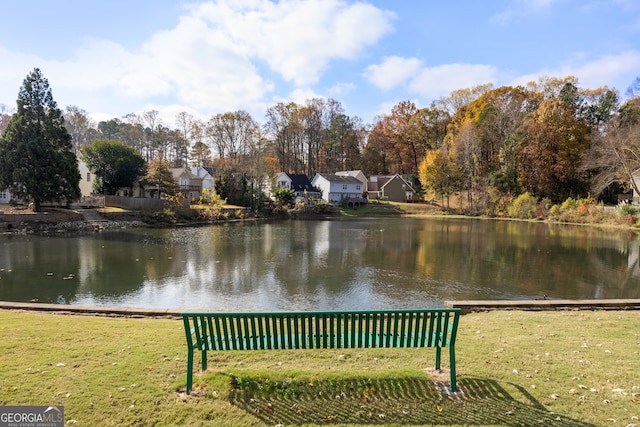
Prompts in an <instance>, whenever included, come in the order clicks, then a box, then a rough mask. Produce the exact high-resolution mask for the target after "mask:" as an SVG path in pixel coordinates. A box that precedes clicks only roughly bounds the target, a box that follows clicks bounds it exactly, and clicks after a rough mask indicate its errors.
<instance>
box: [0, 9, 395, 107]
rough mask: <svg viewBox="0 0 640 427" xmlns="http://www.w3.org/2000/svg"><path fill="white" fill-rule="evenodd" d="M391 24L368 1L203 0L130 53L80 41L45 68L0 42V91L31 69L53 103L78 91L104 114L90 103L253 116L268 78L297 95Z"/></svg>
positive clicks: (266, 92)
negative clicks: (47, 85) (43, 79)
mask: <svg viewBox="0 0 640 427" xmlns="http://www.w3.org/2000/svg"><path fill="white" fill-rule="evenodd" d="M391 19H392V15H391V14H390V13H388V12H385V11H382V10H380V9H378V8H376V7H374V6H372V5H370V4H366V3H360V2H358V3H348V2H346V1H344V0H282V1H279V2H272V1H267V0H237V1H236V0H219V1H208V2H203V3H198V4H195V5H192V6H190V7H189V8H188V9H186V12H185V14H184V15H183V16H181V17H180V19H179V22H178V24H177V25H176V26H175V27H174V28H171V29H169V30H165V31H160V32H157V33H155V34H153V35H150V36H149V37H148V38H147V40H146V42H145V43H143V44H142V45H140V46H138V47H137V48H136V47H134V48H125V47H124V46H122V45H120V44H117V43H115V42H112V41H109V40H104V39H95V38H94V39H83V40H82V41H81V44H80V45H79V46H78V47H77V48H76V51H75V55H74V56H73V58H72V59H71V60H64V61H53V60H44V59H42V58H37V57H34V56H30V55H22V54H18V53H14V52H11V51H9V50H8V49H3V48H2V45H1V42H0V63H2V64H3V67H0V94H1V95H4V92H5V89H11V92H14V93H15V94H16V95H17V92H18V90H19V87H20V84H21V82H22V80H23V79H24V77H25V76H26V74H27V73H28V72H29V71H30V70H31V69H33V67H34V66H38V67H40V68H42V70H43V73H45V76H47V78H49V80H50V82H51V83H52V87H53V89H54V92H55V93H54V96H55V97H56V98H57V95H56V93H58V94H74V95H77V94H79V93H81V92H84V94H85V95H89V96H93V98H94V100H95V103H96V106H92V107H91V110H93V111H102V112H104V111H105V108H104V107H102V108H101V107H100V106H99V104H98V99H99V100H100V101H99V102H100V103H102V105H105V104H108V102H109V99H110V98H112V99H115V98H120V100H121V101H122V98H124V100H125V102H128V103H129V105H130V107H127V108H128V110H129V111H125V112H120V114H125V113H128V112H131V111H140V110H141V108H146V106H149V105H152V103H154V102H155V103H157V102H158V101H160V100H162V101H163V103H166V104H178V105H185V106H188V107H189V108H194V109H197V110H200V111H202V110H204V111H206V112H209V113H211V112H222V111H232V110H237V109H246V110H255V107H256V106H260V107H263V106H264V104H265V102H266V100H267V99H268V98H269V96H270V95H271V94H272V93H273V92H274V91H275V83H274V81H273V79H275V78H274V77H270V76H274V74H277V75H280V76H281V78H282V79H283V80H285V81H287V82H291V83H292V84H293V88H292V87H291V85H289V87H286V89H285V90H292V89H296V88H299V91H300V92H304V91H305V90H307V89H305V88H307V87H308V86H309V85H312V84H314V83H317V82H318V81H319V79H320V78H321V76H322V75H323V73H324V72H325V71H326V70H327V68H328V67H329V66H330V63H331V62H332V61H335V60H350V59H354V58H356V57H357V56H358V55H360V54H361V53H362V52H363V50H364V49H366V48H367V47H369V46H371V45H373V44H375V43H376V42H377V41H378V40H379V39H380V38H381V37H382V36H383V35H384V34H386V33H387V32H389V31H390V30H391V25H390V21H391ZM6 64H11V65H9V66H7V65H6ZM34 64H36V65H34ZM267 67H268V68H269V69H270V70H271V71H270V72H271V74H269V73H270V72H269V71H267V72H266V73H265V68H267ZM54 83H55V86H54ZM2 85H11V87H10V88H3V86H2ZM12 98H13V99H15V96H13V97H12ZM61 98H63V99H64V98H70V97H66V96H63V97H61ZM2 99H4V98H2ZM90 102H93V101H90ZM72 103H74V104H79V101H77V100H76V101H72ZM79 107H81V108H85V109H86V108H89V106H86V105H79Z"/></svg>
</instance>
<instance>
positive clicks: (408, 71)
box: [364, 56, 422, 90]
mask: <svg viewBox="0 0 640 427" xmlns="http://www.w3.org/2000/svg"><path fill="white" fill-rule="evenodd" d="M421 67H422V61H420V60H419V59H417V58H401V57H399V56H389V57H386V58H384V60H383V61H382V63H381V64H374V65H370V66H369V67H367V69H366V71H365V73H364V74H365V77H366V78H367V80H369V81H370V82H371V83H373V84H374V85H375V86H377V87H379V88H380V89H382V90H389V89H393V88H395V87H398V86H402V85H404V84H405V83H406V82H407V80H409V79H411V78H413V77H414V76H415V75H416V74H417V73H418V72H419V70H420V68H421Z"/></svg>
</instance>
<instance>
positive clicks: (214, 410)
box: [0, 310, 640, 426]
mask: <svg viewBox="0 0 640 427" xmlns="http://www.w3.org/2000/svg"><path fill="white" fill-rule="evenodd" d="M0 329H1V334H0V336H2V340H0V372H2V376H1V377H0V405H63V406H64V408H65V418H66V420H67V422H69V421H70V420H75V421H76V422H77V425H91V426H102V425H104V426H107V425H118V426H133V425H156V426H161V425H166V426H169V425H183V424H184V425H192V426H198V425H210V424H211V423H212V420H215V425H218V426H251V425H256V426H257V425H261V426H263V425H265V423H266V425H276V424H283V425H301V424H304V425H327V424H331V425H358V426H362V425H379V424H389V423H390V424H394V423H397V424H402V425H421V424H427V425H429V424H444V425H538V424H543V425H546V424H557V425H576V426H586V425H612V424H616V425H623V426H625V425H628V424H638V417H640V354H639V353H640V312H638V311H560V312H525V311H495V312H489V313H472V314H467V315H464V316H463V317H462V318H461V320H460V327H459V330H458V341H457V342H458V344H457V356H458V360H457V362H458V385H459V387H460V388H461V389H462V390H463V391H464V394H463V395H461V396H448V395H446V394H443V393H441V392H439V391H438V386H439V385H440V384H441V381H442V382H446V381H447V375H446V372H445V373H443V374H439V375H438V373H435V372H433V370H432V367H433V349H384V350H381V349H367V350H309V351H306V350H296V351H295V354H292V353H291V352H290V351H250V352H233V351H230V352H221V353H219V354H215V353H212V354H211V355H210V357H209V366H210V367H212V368H213V369H212V370H211V372H208V373H206V374H205V375H196V377H195V378H194V380H195V381H196V384H195V386H196V387H195V389H194V391H193V392H192V395H191V396H187V395H185V394H184V386H185V381H186V380H185V374H186V366H187V361H186V354H187V352H186V345H185V337H184V330H183V324H182V321H181V320H177V319H176V320H173V319H151V318H110V317H93V316H81V315H64V314H45V313H34V312H24V311H17V310H3V311H0ZM443 367H448V360H447V358H446V357H445V358H444V359H443ZM614 420H615V421H614Z"/></svg>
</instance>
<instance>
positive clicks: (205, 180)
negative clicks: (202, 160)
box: [191, 166, 216, 191]
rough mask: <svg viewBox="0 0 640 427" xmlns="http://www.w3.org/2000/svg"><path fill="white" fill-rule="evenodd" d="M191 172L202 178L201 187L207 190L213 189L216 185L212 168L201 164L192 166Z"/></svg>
mask: <svg viewBox="0 0 640 427" xmlns="http://www.w3.org/2000/svg"><path fill="white" fill-rule="evenodd" d="M191 173H192V174H194V175H195V176H197V177H198V178H201V179H202V189H203V190H208V191H214V190H215V188H216V186H215V184H216V182H215V178H214V175H215V173H216V171H215V169H214V168H210V167H203V166H192V167H191Z"/></svg>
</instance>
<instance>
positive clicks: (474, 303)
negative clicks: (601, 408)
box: [0, 299, 640, 319]
mask: <svg viewBox="0 0 640 427" xmlns="http://www.w3.org/2000/svg"><path fill="white" fill-rule="evenodd" d="M445 306H446V307H448V308H461V309H462V313H463V314H467V313H474V312H487V311H509V310H521V311H579V310H589V311H593V310H622V311H627V310H640V299H593V300H585V299H580V300H567V299H562V300H553V299H551V300H464V301H445ZM0 310H15V311H40V312H49V313H58V314H73V315H89V316H105V317H131V318H145V317H151V318H170V319H180V318H182V312H183V311H185V310H179V309H169V308H141V307H110V306H104V307H103V306H84V305H69V304H50V303H33V302H12V301H0ZM186 311H189V312H198V311H202V312H209V311H210V310H192V309H189V310H186Z"/></svg>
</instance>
